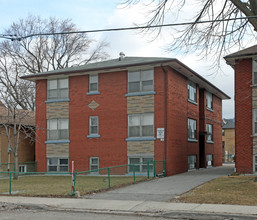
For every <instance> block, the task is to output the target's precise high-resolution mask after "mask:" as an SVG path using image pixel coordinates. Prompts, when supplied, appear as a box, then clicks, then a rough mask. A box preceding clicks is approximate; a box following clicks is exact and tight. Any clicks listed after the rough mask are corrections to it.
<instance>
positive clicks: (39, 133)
mask: <svg viewBox="0 0 257 220" xmlns="http://www.w3.org/2000/svg"><path fill="white" fill-rule="evenodd" d="M46 83H47V81H46V80H37V82H36V144H35V157H36V158H35V159H36V161H37V162H38V163H37V164H38V165H37V171H38V172H45V171H46V145H45V141H46V104H45V101H46V99H47V93H46Z"/></svg>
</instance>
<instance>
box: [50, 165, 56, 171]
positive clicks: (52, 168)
mask: <svg viewBox="0 0 257 220" xmlns="http://www.w3.org/2000/svg"><path fill="white" fill-rule="evenodd" d="M48 171H50V172H57V166H48Z"/></svg>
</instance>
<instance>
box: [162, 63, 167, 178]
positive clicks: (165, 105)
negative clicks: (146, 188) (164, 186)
mask: <svg viewBox="0 0 257 220" xmlns="http://www.w3.org/2000/svg"><path fill="white" fill-rule="evenodd" d="M161 68H162V71H163V74H164V77H163V79H164V82H163V84H164V103H163V107H164V146H163V147H164V161H165V168H166V167H167V166H166V165H167V71H166V70H165V69H164V67H163V65H161ZM165 175H166V173H165Z"/></svg>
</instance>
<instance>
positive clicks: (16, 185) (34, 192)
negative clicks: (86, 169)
mask: <svg viewBox="0 0 257 220" xmlns="http://www.w3.org/2000/svg"><path fill="white" fill-rule="evenodd" d="M142 180H146V177H136V181H142ZM132 183H134V179H133V177H128V176H111V187H119V186H121V185H127V184H132ZM71 184H72V182H71V176H21V177H19V179H18V180H13V179H12V188H11V189H12V194H15V195H26V196H69V195H70V194H71ZM108 187H109V184H108V177H107V176H77V180H76V186H75V188H76V191H77V190H78V191H80V194H81V195H85V194H87V193H90V192H95V191H100V190H103V189H108ZM8 192H9V179H0V194H3V193H4V194H8Z"/></svg>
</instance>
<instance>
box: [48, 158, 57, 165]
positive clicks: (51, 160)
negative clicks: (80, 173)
mask: <svg viewBox="0 0 257 220" xmlns="http://www.w3.org/2000/svg"><path fill="white" fill-rule="evenodd" d="M48 164H49V165H57V164H58V159H57V158H49V159H48Z"/></svg>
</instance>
